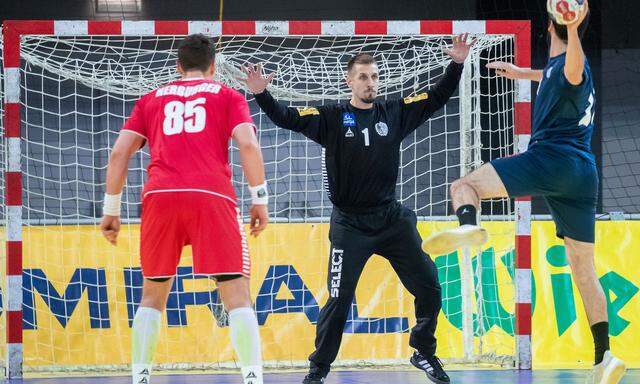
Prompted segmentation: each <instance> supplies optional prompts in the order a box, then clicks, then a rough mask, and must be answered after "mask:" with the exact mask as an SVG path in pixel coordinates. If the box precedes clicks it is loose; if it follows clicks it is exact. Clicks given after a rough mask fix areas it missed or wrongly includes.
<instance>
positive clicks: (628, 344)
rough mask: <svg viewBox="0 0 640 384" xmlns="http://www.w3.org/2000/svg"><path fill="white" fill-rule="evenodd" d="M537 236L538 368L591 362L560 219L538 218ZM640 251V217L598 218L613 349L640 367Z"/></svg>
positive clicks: (598, 255) (600, 271) (599, 262)
mask: <svg viewBox="0 0 640 384" xmlns="http://www.w3.org/2000/svg"><path fill="white" fill-rule="evenodd" d="M532 239H533V240H532V250H531V251H532V254H533V260H532V262H533V265H532V268H533V272H534V277H535V283H536V284H535V286H536V300H535V307H534V312H533V325H532V326H533V329H532V334H533V338H532V343H533V362H534V367H538V368H571V367H587V366H590V365H592V364H593V339H592V337H591V331H590V329H589V323H588V321H587V316H586V314H585V311H584V307H583V305H582V301H581V299H580V294H579V292H578V290H577V288H576V286H575V284H574V283H573V282H572V281H571V276H570V268H569V266H568V264H567V260H566V256H565V252H564V247H563V245H562V241H561V240H560V239H558V238H556V236H555V226H554V224H553V223H552V222H538V223H535V224H534V226H533V228H532ZM639 251H640V222H638V221H620V222H609V221H602V222H597V224H596V247H595V264H596V273H597V275H598V277H599V279H600V283H601V285H602V287H603V289H604V292H605V296H606V298H607V303H608V313H609V333H610V335H611V348H612V350H613V352H614V353H615V354H616V355H618V356H619V357H621V358H622V359H623V360H625V361H626V363H627V364H628V365H631V366H633V367H640V349H639V348H638V347H637V346H636V345H635V343H634V342H633V341H632V340H638V339H639V338H640V295H638V287H640V274H639V273H638V271H640V261H639V259H638V257H637V255H638V252H639Z"/></svg>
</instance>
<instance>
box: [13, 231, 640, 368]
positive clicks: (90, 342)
mask: <svg viewBox="0 0 640 384" xmlns="http://www.w3.org/2000/svg"><path fill="white" fill-rule="evenodd" d="M453 225H456V224H455V223H442V222H438V223H435V222H421V223H419V224H418V227H419V230H420V232H421V233H422V235H423V236H424V235H426V234H428V233H431V232H432V231H434V230H441V229H443V228H445V227H447V226H453ZM483 225H485V226H486V228H487V229H488V230H489V232H490V234H491V240H490V242H489V244H487V246H486V247H485V248H484V249H483V250H482V252H481V253H480V252H473V254H472V257H471V260H472V261H471V268H470V269H469V271H475V273H474V286H475V287H476V288H477V289H476V292H477V293H476V295H475V297H473V298H472V300H471V303H472V306H473V307H474V308H475V312H476V313H477V312H482V317H481V319H482V321H479V317H478V316H477V314H476V315H474V318H473V326H474V334H475V336H476V337H475V347H476V348H479V347H480V344H481V345H482V348H483V351H485V352H491V353H496V354H499V355H503V354H507V355H513V354H514V348H515V340H514V337H513V334H514V301H515V300H514V287H513V277H514V269H513V260H514V259H513V258H514V252H513V242H514V230H515V228H514V224H513V223H504V222H494V223H485V224H483ZM532 235H533V240H532V243H533V244H532V255H533V270H534V274H533V276H534V284H533V286H534V289H535V292H534V294H533V298H532V299H533V302H534V303H533V307H534V314H533V316H534V317H533V321H534V322H533V353H534V367H538V368H540V367H545V368H546V367H549V368H551V367H565V366H585V367H586V366H588V365H590V364H591V363H592V361H591V360H592V359H593V357H592V352H590V351H591V350H592V340H591V337H590V332H589V327H588V324H587V321H586V316H585V314H584V310H583V307H582V303H581V301H580V299H579V296H578V292H577V289H576V287H575V284H573V282H572V280H571V278H570V275H569V267H568V266H567V262H566V257H565V255H564V248H563V247H562V245H561V242H560V241H559V240H558V239H556V238H555V236H554V226H553V223H551V222H537V223H534V225H533V234H532ZM639 235H640V222H599V223H598V228H597V236H598V237H597V241H598V244H597V245H596V267H597V273H598V277H599V278H600V281H601V284H602V285H603V288H604V290H605V294H606V295H607V301H608V303H609V316H610V318H611V334H612V346H613V349H614V351H616V353H617V354H618V355H619V356H620V357H622V358H624V359H625V360H626V361H627V362H628V363H630V365H631V366H640V352H638V350H637V349H634V348H632V347H631V345H629V344H628V343H627V344H626V345H625V343H624V340H633V339H634V337H638V336H640V326H639V325H638V324H640V299H639V297H640V296H639V295H638V289H639V288H638V287H640V277H639V275H638V273H637V271H638V263H637V261H636V262H634V260H633V255H634V254H636V253H637V252H638V249H640V236H639ZM327 238H328V225H327V224H272V225H270V227H269V228H268V229H267V230H266V231H265V232H264V233H263V234H262V235H261V236H260V237H258V238H257V239H254V238H251V239H250V240H249V247H250V250H251V257H252V283H251V287H252V297H253V298H254V301H255V305H256V309H257V314H258V321H259V324H260V326H261V330H260V331H261V335H262V338H263V352H264V358H265V360H279V361H283V362H288V361H295V362H303V361H305V360H306V359H307V357H308V355H309V354H310V353H311V352H312V351H313V345H314V337H315V324H316V322H317V319H318V316H319V313H320V308H321V307H322V305H323V304H324V303H325V302H326V300H327V298H328V297H329V295H331V294H332V291H331V284H332V281H333V280H335V279H340V278H341V275H340V273H339V270H340V262H341V260H342V258H345V257H348V255H346V254H343V253H341V252H335V251H334V252H333V253H334V254H333V255H331V252H330V247H329V242H328V240H327ZM23 240H24V272H23V286H24V289H23V300H24V307H23V308H24V314H23V317H24V322H23V328H24V343H25V345H24V350H25V364H26V365H28V366H46V365H58V366H59V365H111V364H128V362H129V359H130V326H131V322H132V319H133V315H134V314H135V310H136V308H137V306H138V303H139V301H140V297H141V293H142V275H141V273H140V269H139V260H138V247H139V227H138V226H137V225H126V226H123V229H122V233H121V236H120V238H119V243H118V246H117V247H112V246H110V245H109V244H107V243H106V241H104V240H103V239H102V237H101V235H100V234H99V232H98V230H97V229H96V227H93V226H62V227H51V226H48V227H45V226H43V227H25V229H24V233H23ZM212 240H213V239H212ZM190 255H191V249H190V247H186V248H185V250H184V252H183V260H182V263H181V265H180V268H179V270H178V275H177V278H176V281H175V283H174V289H173V291H172V293H171V295H170V297H169V302H168V306H167V308H168V309H167V312H166V313H165V314H164V315H163V320H162V321H163V324H164V326H163V328H162V333H161V336H160V344H159V348H158V354H157V359H156V361H157V362H158V363H182V362H186V363H215V362H231V361H234V353H233V350H232V348H231V345H230V342H229V335H228V333H229V332H228V327H227V324H226V318H225V316H224V311H223V308H222V304H221V302H220V299H219V297H218V295H217V291H216V290H215V283H214V282H213V281H210V280H208V279H207V278H203V277H201V276H194V275H193V274H192V269H191V267H190V265H191V256H190ZM212 257H213V256H212ZM434 260H435V263H436V265H437V267H438V274H439V277H440V281H441V285H442V294H443V310H442V313H441V315H440V318H439V325H438V331H437V337H438V340H439V347H438V353H439V355H440V356H441V357H443V358H461V357H462V356H463V348H462V305H463V298H462V291H463V287H462V284H461V279H462V278H463V276H465V268H461V266H460V260H461V258H460V257H459V255H458V254H457V253H455V254H451V255H444V256H438V257H436V258H434ZM329 261H331V262H329ZM329 276H330V278H329ZM327 284H328V285H329V286H328V287H327ZM3 293H4V292H3ZM3 301H4V300H3ZM414 324H415V318H414V316H413V297H412V296H411V295H410V294H409V293H408V292H407V291H406V290H405V289H404V288H403V287H402V284H401V283H400V281H399V279H398V277H397V276H396V275H395V273H394V272H393V269H392V268H391V267H390V265H389V263H388V262H387V261H386V260H384V259H383V258H382V257H379V256H373V257H372V258H371V260H370V261H369V263H368V264H367V266H366V268H365V270H364V271H363V274H362V277H361V278H360V282H359V286H358V290H357V292H356V297H355V300H354V304H353V306H352V310H351V313H350V314H349V317H348V321H347V324H346V326H345V333H346V334H345V337H344V339H343V344H342V348H341V351H340V355H339V357H338V358H339V359H348V360H365V359H367V360H368V359H405V358H407V357H408V356H410V353H411V350H410V348H409V346H408V341H409V332H410V329H411V327H412V326H413V325H414ZM480 341H482V343H480Z"/></svg>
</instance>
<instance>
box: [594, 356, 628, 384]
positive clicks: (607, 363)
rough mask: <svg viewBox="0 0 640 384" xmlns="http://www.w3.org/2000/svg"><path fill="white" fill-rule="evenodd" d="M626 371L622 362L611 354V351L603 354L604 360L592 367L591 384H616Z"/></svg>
mask: <svg viewBox="0 0 640 384" xmlns="http://www.w3.org/2000/svg"><path fill="white" fill-rule="evenodd" d="M626 371H627V367H626V366H625V365H624V361H622V360H620V359H618V358H617V357H615V356H613V355H612V354H611V351H606V352H605V353H604V358H603V359H602V361H601V362H600V364H598V365H594V366H593V377H592V379H593V381H591V380H589V383H593V384H618V382H620V380H621V379H622V376H624V374H625V372H626Z"/></svg>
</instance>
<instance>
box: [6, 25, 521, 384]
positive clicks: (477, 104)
mask: <svg viewBox="0 0 640 384" xmlns="http://www.w3.org/2000/svg"><path fill="white" fill-rule="evenodd" d="M477 37H478V43H477V44H476V46H475V47H474V48H473V51H472V53H471V56H470V59H469V61H468V62H467V64H466V66H465V68H466V69H465V72H464V75H463V80H462V82H461V84H460V90H459V92H456V94H455V95H454V97H452V98H451V100H450V101H449V102H448V103H447V105H446V106H445V107H444V108H443V109H442V110H441V111H439V112H438V113H437V114H436V115H434V116H433V117H432V118H431V119H430V120H429V121H427V122H426V123H425V124H423V126H421V127H420V128H418V129H417V130H416V131H415V132H414V133H413V134H412V135H411V136H410V137H408V138H407V139H406V140H405V141H404V142H403V144H402V148H401V165H400V172H399V178H398V182H397V197H398V199H399V200H400V201H401V202H402V203H403V204H405V205H406V206H408V207H409V208H411V209H413V210H415V211H416V213H417V215H418V216H419V218H420V220H419V224H418V225H419V229H420V232H421V233H422V235H423V236H424V235H426V234H428V233H430V232H432V231H434V230H441V229H443V228H447V227H449V226H452V225H455V222H453V221H452V220H451V216H450V215H451V213H452V212H451V208H450V200H449V194H448V187H449V186H450V184H451V182H453V181H454V180H455V179H456V178H458V177H460V176H461V175H462V174H464V173H466V172H469V171H470V170H472V169H475V168H477V167H478V166H480V165H481V164H482V163H483V162H486V161H488V160H491V159H493V158H497V157H503V156H508V155H512V154H514V152H515V151H516V149H515V145H514V103H515V84H514V83H513V82H511V81H509V80H505V79H503V78H498V77H496V76H495V74H494V73H493V72H489V71H488V70H487V69H486V68H485V67H484V65H485V64H486V63H487V62H488V61H491V60H503V61H511V62H513V61H514V49H515V48H514V37H513V36H512V35H488V34H478V35H477ZM181 38H182V37H181V36H60V37H58V36H24V37H23V38H22V42H21V51H20V54H21V59H22V64H21V67H20V75H21V83H20V86H21V98H20V103H21V108H22V137H21V142H22V148H21V150H22V172H23V211H22V212H23V236H22V238H23V247H24V248H23V254H24V255H23V267H24V272H23V278H24V281H23V300H24V303H23V319H24V320H23V329H24V331H23V332H24V369H25V372H33V371H59V370H98V369H124V368H125V367H126V364H128V363H129V356H130V354H129V353H130V347H129V335H130V325H131V321H132V318H133V314H134V313H135V309H136V308H137V305H138V304H137V303H138V302H139V300H140V296H141V284H142V277H141V274H140V270H139V261H138V244H139V231H138V223H139V218H140V210H141V201H140V195H141V190H142V186H143V183H144V181H145V177H146V170H145V167H146V165H147V163H148V159H149V152H148V148H146V147H145V148H143V149H142V150H141V151H139V152H138V153H137V154H136V155H135V156H134V158H133V159H132V160H131V162H130V169H129V176H128V179H127V185H126V190H125V192H124V194H123V220H124V222H125V223H127V225H125V227H124V229H123V232H122V234H121V238H120V242H119V245H118V247H117V248H114V247H111V246H109V245H108V244H107V243H106V242H105V241H104V240H103V239H102V238H101V236H100V234H99V231H98V228H97V223H98V221H99V219H100V217H101V201H102V198H103V194H104V188H105V176H106V165H107V160H108V156H109V151H110V147H111V146H112V145H113V143H114V141H115V139H116V137H117V136H118V132H119V130H120V128H121V126H122V124H123V122H124V121H125V119H126V118H127V116H128V115H129V113H130V112H131V109H132V107H133V104H134V102H135V100H136V99H137V98H138V97H140V96H141V95H143V94H145V93H146V92H149V91H151V90H152V89H154V88H157V87H160V86H162V85H163V84H166V83H167V82H169V81H171V80H173V79H175V78H176V77H177V73H176V71H175V61H176V53H175V49H176V46H177V43H178V42H179V41H180V39H181ZM449 44H451V36H450V35H420V36H287V35H284V36H224V37H222V38H221V39H220V41H219V51H218V54H217V57H216V70H217V77H218V79H219V80H220V81H221V82H223V83H225V84H227V85H229V86H231V87H233V88H236V89H239V90H241V91H242V92H245V93H246V91H245V90H244V89H243V85H242V83H241V82H240V81H238V77H239V76H242V72H241V70H240V66H241V65H244V64H247V63H258V62H261V63H264V65H265V70H266V71H267V72H271V71H276V72H277V76H276V77H275V79H274V81H273V83H272V85H271V88H270V90H271V92H272V93H273V95H274V96H275V97H276V98H277V99H278V100H280V101H281V102H284V103H287V104H289V105H292V106H308V105H321V104H326V103H335V102H338V101H341V100H345V99H348V98H349V90H348V88H347V86H346V83H345V81H344V75H345V66H346V62H347V60H348V59H349V58H350V57H351V56H352V55H354V54H355V53H357V52H368V53H371V54H373V55H374V56H375V58H376V59H377V61H378V65H379V69H380V75H381V85H380V96H379V97H381V98H399V97H406V96H411V95H415V94H419V93H421V92H424V91H427V90H428V89H429V87H430V86H433V85H434V84H435V83H436V82H437V81H438V79H439V78H440V77H441V76H442V74H443V73H444V69H445V68H446V66H447V65H448V64H449V61H450V59H449V58H448V57H447V55H445V54H444V53H443V50H442V49H443V47H446V46H447V45H449ZM246 96H247V100H249V102H250V107H251V111H252V115H253V118H254V120H255V123H256V125H257V126H258V133H259V139H260V143H261V146H262V150H263V155H264V159H265V168H266V174H267V178H268V183H269V185H270V189H271V193H272V199H271V201H270V205H269V212H270V216H271V219H272V222H273V224H272V225H271V227H270V228H269V230H268V231H267V232H265V233H264V234H263V235H262V236H261V237H259V238H258V239H254V240H251V242H250V249H251V252H252V258H253V264H254V267H253V271H252V280H253V282H252V296H253V297H254V298H255V305H256V310H257V313H258V318H259V322H260V325H261V333H262V338H263V346H264V354H265V360H267V361H269V364H270V365H274V366H279V367H284V366H286V367H292V366H303V365H305V364H306V363H305V360H306V357H307V356H308V354H309V353H310V352H312V350H313V345H314V324H315V322H316V321H317V318H318V312H319V308H321V307H322V305H323V303H324V301H326V298H327V292H326V287H325V284H326V263H327V259H328V240H327V234H328V227H327V224H326V222H327V221H328V218H329V216H330V214H331V203H330V201H329V200H328V198H327V195H326V193H325V191H324V186H323V177H322V174H323V160H322V159H323V153H322V149H321V148H320V147H319V146H318V145H316V144H315V143H312V142H310V141H309V140H307V139H306V138H305V137H304V136H302V135H301V134H298V133H295V132H290V131H287V130H284V129H281V128H278V127H276V126H274V124H273V123H272V122H271V121H270V120H269V118H268V117H266V116H265V115H264V114H263V113H262V112H261V111H260V110H259V108H258V107H257V105H256V104H255V103H254V102H253V101H252V97H251V95H250V94H246ZM4 149H5V148H4V146H3V147H2V150H3V157H2V159H3V164H2V165H3V168H6V164H5V162H4V159H5V156H4ZM230 151H231V159H232V169H233V183H234V185H235V187H236V192H237V194H238V197H239V200H240V203H241V204H240V206H241V210H242V214H243V217H245V218H246V217H247V208H248V205H247V204H248V202H249V200H250V196H249V193H248V190H247V188H246V185H245V182H244V180H243V177H242V172H241V167H240V164H239V161H238V154H237V151H236V149H235V148H233V147H232V148H231V149H230ZM3 185H4V184H3ZM3 206H4V205H3ZM482 215H483V216H482V221H483V225H485V226H486V227H487V228H488V229H489V231H490V233H491V235H492V240H491V242H490V244H489V245H488V246H487V247H486V248H485V249H483V250H481V252H479V251H477V250H471V251H469V252H468V253H466V254H462V255H458V254H451V255H445V256H437V257H434V259H435V261H436V264H437V266H438V268H439V276H440V279H441V284H442V293H443V314H442V316H441V318H440V323H439V324H440V326H439V329H438V337H439V340H440V343H439V349H438V354H439V355H440V356H441V357H443V358H444V359H447V360H452V361H460V362H480V361H486V362H493V363H501V364H512V363H513V360H514V356H515V341H514V340H515V339H514V328H515V327H514V322H515V321H514V302H515V298H514V283H513V281H514V279H513V274H514V238H515V224H514V223H515V217H514V210H513V204H512V202H511V201H509V200H501V201H493V202H488V203H485V204H484V205H483V207H482ZM3 218H6V217H5V215H4V213H3ZM211 241H216V239H211ZM189 255H190V250H189V249H187V250H185V253H184V256H185V257H184V258H183V263H182V264H181V266H180V269H179V272H178V279H177V280H176V284H175V286H174V290H173V292H172V294H171V297H170V299H169V303H168V311H167V314H166V315H165V316H164V317H163V324H164V325H165V326H164V327H163V330H162V334H161V339H160V346H159V348H158V355H157V359H156V361H157V363H158V365H159V366H160V367H161V368H167V369H189V368H194V369H198V368H221V367H235V361H234V354H233V351H232V349H231V346H230V343H229V339H228V333H227V328H226V316H225V313H224V310H223V308H222V305H221V303H220V300H219V299H218V296H217V293H216V291H215V283H214V282H213V281H209V280H207V279H202V278H199V277H198V276H194V275H193V274H192V273H191V268H190V265H191V260H190V256H189ZM412 311H413V302H412V298H411V296H410V295H409V294H408V292H406V291H405V290H404V289H403V288H402V286H401V284H400V283H399V281H398V279H397V277H396V276H395V275H394V273H393V271H392V269H391V268H390V267H389V265H388V263H387V262H386V261H384V259H382V258H379V257H374V258H372V259H371V260H370V262H369V264H368V265H367V267H366V269H365V271H364V273H363V277H362V279H361V282H360V286H359V288H358V291H357V295H356V301H355V303H354V306H353V310H352V313H351V315H350V320H349V323H348V324H347V328H346V330H345V331H346V333H347V335H346V336H345V339H344V343H343V348H342V351H341V354H340V356H339V361H338V362H337V363H336V364H337V365H352V364H358V363H362V364H376V363H391V362H398V361H402V362H404V361H405V360H404V359H405V358H406V357H407V356H408V355H409V349H408V346H407V344H408V335H409V333H408V331H409V329H410V327H411V326H412V325H413V324H414V322H415V320H414V317H413V314H412Z"/></svg>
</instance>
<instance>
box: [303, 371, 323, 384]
mask: <svg viewBox="0 0 640 384" xmlns="http://www.w3.org/2000/svg"><path fill="white" fill-rule="evenodd" d="M323 383H324V376H322V375H321V374H319V373H310V374H308V375H307V376H305V377H304V380H302V384H323Z"/></svg>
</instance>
